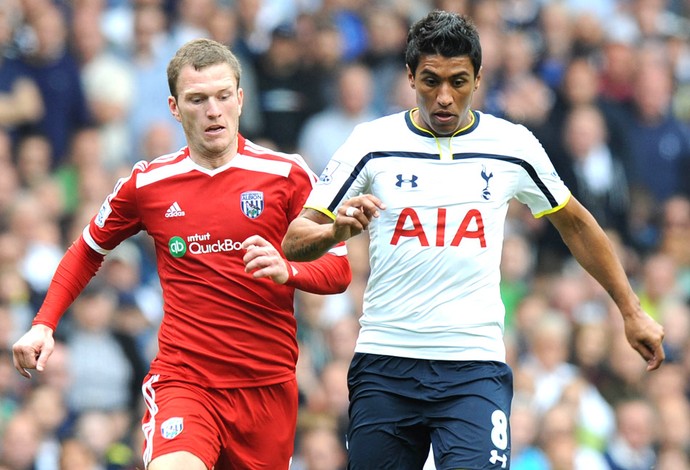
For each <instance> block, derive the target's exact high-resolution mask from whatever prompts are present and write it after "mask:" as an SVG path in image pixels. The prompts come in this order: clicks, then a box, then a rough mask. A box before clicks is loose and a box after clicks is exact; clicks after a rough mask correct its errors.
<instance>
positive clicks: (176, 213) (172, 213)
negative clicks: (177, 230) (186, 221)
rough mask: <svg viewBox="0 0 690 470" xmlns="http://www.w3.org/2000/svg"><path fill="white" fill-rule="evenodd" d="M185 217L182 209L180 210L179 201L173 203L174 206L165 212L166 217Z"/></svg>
mask: <svg viewBox="0 0 690 470" xmlns="http://www.w3.org/2000/svg"><path fill="white" fill-rule="evenodd" d="M183 215H185V213H184V211H183V210H182V208H180V205H179V204H178V203H177V201H175V202H173V203H172V205H171V206H170V207H168V210H167V211H165V216H166V217H182V216H183Z"/></svg>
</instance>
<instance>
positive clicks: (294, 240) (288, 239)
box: [282, 194, 385, 261]
mask: <svg viewBox="0 0 690 470" xmlns="http://www.w3.org/2000/svg"><path fill="white" fill-rule="evenodd" d="M384 209H385V205H384V204H383V203H382V202H381V200H380V199H379V198H377V197H376V196H372V195H371V194H365V195H362V196H356V197H353V198H352V199H349V200H347V201H345V202H344V203H343V204H342V205H341V206H340V207H339V208H338V211H337V214H334V215H335V219H332V218H331V217H329V216H328V215H326V214H324V213H322V212H319V211H316V210H314V209H305V210H303V211H302V213H301V214H300V216H299V217H297V218H296V219H295V220H293V221H292V222H291V223H290V226H289V227H288V231H287V233H286V234H285V237H284V238H283V244H282V248H283V252H284V253H285V256H286V257H287V259H289V260H291V261H311V260H314V259H316V258H319V257H320V256H322V255H323V254H324V253H326V252H327V251H328V250H329V249H330V248H331V247H333V246H334V245H335V244H336V243H340V242H344V241H346V240H347V239H349V238H352V237H354V236H355V235H359V234H360V233H362V232H363V231H364V230H366V229H367V227H369V223H370V222H371V219H372V218H374V217H378V216H379V210H384Z"/></svg>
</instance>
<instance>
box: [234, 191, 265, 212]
mask: <svg viewBox="0 0 690 470" xmlns="http://www.w3.org/2000/svg"><path fill="white" fill-rule="evenodd" d="M240 207H241V208H242V212H243V213H244V215H246V216H247V217H249V218H250V219H256V218H257V217H259V216H260V215H261V213H262V212H263V211H264V193H263V191H246V192H244V193H242V194H240Z"/></svg>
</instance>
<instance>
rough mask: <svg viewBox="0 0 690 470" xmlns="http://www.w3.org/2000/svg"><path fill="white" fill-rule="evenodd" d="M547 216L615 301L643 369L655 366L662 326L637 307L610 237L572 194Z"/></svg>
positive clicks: (660, 359) (661, 352)
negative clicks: (643, 360) (555, 210)
mask: <svg viewBox="0 0 690 470" xmlns="http://www.w3.org/2000/svg"><path fill="white" fill-rule="evenodd" d="M547 217H548V219H549V220H550V221H551V223H552V224H553V225H554V226H555V227H556V229H557V230H558V232H559V233H560V234H561V237H562V238H563V241H564V242H565V244H566V245H567V246H568V248H569V249H570V252H571V253H572V254H573V256H574V257H575V259H576V260H577V261H578V263H580V265H581V266H582V267H583V268H584V269H585V270H586V271H587V272H588V273H589V274H591V275H592V276H593V277H594V278H595V279H596V280H597V281H598V282H599V284H601V285H602V286H603V287H604V289H606V291H607V292H608V294H609V295H610V296H611V298H612V299H613V301H614V302H615V303H616V306H617V307H618V308H619V310H620V312H621V315H622V317H623V321H624V323H625V335H626V337H627V338H628V342H629V343H630V345H631V346H632V347H633V348H634V349H635V350H636V351H637V352H638V353H639V354H640V355H641V356H642V357H643V358H644V359H645V361H647V370H654V369H657V368H658V367H659V366H660V365H661V363H662V362H663V361H664V358H665V355H664V350H663V347H662V341H663V338H664V331H663V328H662V327H661V325H659V324H658V323H657V322H655V321H654V320H653V319H652V318H651V317H650V316H649V315H647V314H646V313H645V312H644V311H643V310H642V308H641V307H640V301H639V299H638V298H637V295H636V294H635V292H634V291H633V289H632V287H631V286H630V283H629V282H628V278H627V276H626V274H625V271H624V269H623V266H622V265H621V263H620V260H619V259H618V257H617V256H616V254H615V252H614V249H613V246H612V245H611V242H610V240H609V239H608V237H607V236H606V234H605V233H604V231H603V230H602V228H601V227H600V226H599V224H598V223H597V221H596V220H595V219H594V217H593V216H592V214H590V212H589V211H588V210H587V209H585V208H584V207H583V206H582V204H580V202H579V201H577V200H576V199H575V198H574V197H573V198H571V200H570V201H569V202H568V203H567V204H566V205H565V207H563V208H562V209H561V210H559V211H557V212H555V213H553V214H550V215H548V216H547Z"/></svg>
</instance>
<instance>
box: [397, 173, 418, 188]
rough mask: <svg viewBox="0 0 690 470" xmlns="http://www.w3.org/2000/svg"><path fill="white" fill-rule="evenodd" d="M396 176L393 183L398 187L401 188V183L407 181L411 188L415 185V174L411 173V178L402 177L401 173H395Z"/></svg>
mask: <svg viewBox="0 0 690 470" xmlns="http://www.w3.org/2000/svg"><path fill="white" fill-rule="evenodd" d="M397 177H398V182H397V183H395V185H396V186H397V187H398V188H402V185H403V183H408V184H409V185H410V187H412V188H416V187H417V175H412V178H403V175H397Z"/></svg>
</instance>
